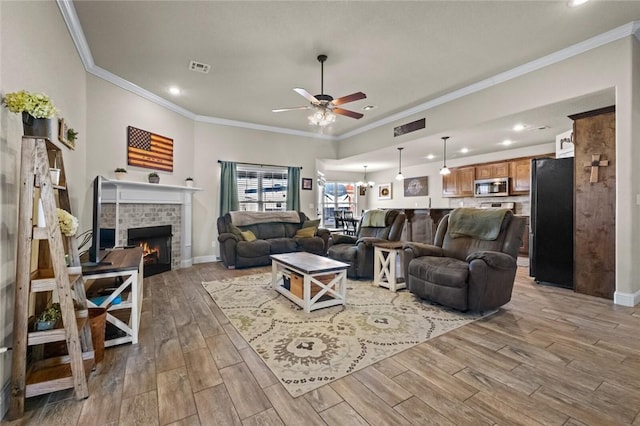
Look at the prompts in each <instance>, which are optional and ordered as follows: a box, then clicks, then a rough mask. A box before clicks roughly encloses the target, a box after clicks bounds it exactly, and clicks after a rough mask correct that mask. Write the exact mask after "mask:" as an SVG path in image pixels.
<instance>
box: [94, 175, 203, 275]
mask: <svg viewBox="0 0 640 426" xmlns="http://www.w3.org/2000/svg"><path fill="white" fill-rule="evenodd" d="M196 191H202V189H201V188H194V187H188V186H180V185H161V184H157V183H146V182H133V181H127V180H113V179H106V178H103V180H102V191H101V192H102V204H115V209H116V211H115V215H116V220H115V228H116V231H115V234H116V245H125V244H126V243H127V242H126V241H120V238H119V236H120V235H122V233H121V232H119V231H120V229H119V227H120V220H119V219H120V218H119V215H120V208H119V205H120V204H174V205H180V206H181V208H180V214H181V223H182V225H181V226H182V229H181V235H182V239H181V242H180V267H182V268H186V267H189V266H191V265H192V264H193V258H192V253H191V246H192V228H193V223H192V221H193V207H192V198H193V193H194V192H196Z"/></svg>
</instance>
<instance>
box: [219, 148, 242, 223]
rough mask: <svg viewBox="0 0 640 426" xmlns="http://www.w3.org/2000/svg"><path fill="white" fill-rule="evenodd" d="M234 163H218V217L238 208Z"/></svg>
mask: <svg viewBox="0 0 640 426" xmlns="http://www.w3.org/2000/svg"><path fill="white" fill-rule="evenodd" d="M236 179H237V178H236V163H233V162H231V161H221V162H220V216H223V215H225V214H226V213H228V212H232V211H236V210H238V209H239V208H240V203H239V202H238V182H237V180H236Z"/></svg>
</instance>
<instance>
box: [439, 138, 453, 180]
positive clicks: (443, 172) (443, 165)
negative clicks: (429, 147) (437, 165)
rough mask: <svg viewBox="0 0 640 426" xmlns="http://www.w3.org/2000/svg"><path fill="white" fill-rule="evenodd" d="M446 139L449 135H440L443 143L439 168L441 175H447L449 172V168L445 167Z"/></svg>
mask: <svg viewBox="0 0 640 426" xmlns="http://www.w3.org/2000/svg"><path fill="white" fill-rule="evenodd" d="M447 139H449V136H443V137H442V142H443V144H444V156H443V157H442V158H443V160H442V168H441V169H440V174H441V175H448V174H450V173H451V170H449V168H448V167H447Z"/></svg>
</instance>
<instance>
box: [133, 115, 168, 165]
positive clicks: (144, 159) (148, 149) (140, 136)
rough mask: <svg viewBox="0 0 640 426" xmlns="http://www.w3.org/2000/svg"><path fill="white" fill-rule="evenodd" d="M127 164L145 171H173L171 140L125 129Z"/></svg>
mask: <svg viewBox="0 0 640 426" xmlns="http://www.w3.org/2000/svg"><path fill="white" fill-rule="evenodd" d="M127 163H128V164H129V165H131V166H138V167H146V168H147V169H154V170H163V171H165V172H172V171H173V139H169V138H167V137H164V136H160V135H157V134H155V133H151V132H147V131H146V130H142V129H137V128H135V127H133V126H128V127H127Z"/></svg>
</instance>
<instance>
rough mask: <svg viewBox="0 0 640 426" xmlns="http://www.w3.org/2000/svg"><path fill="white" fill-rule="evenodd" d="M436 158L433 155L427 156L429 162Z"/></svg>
mask: <svg viewBox="0 0 640 426" xmlns="http://www.w3.org/2000/svg"><path fill="white" fill-rule="evenodd" d="M434 158H436V156H435V155H433V154H429V155H427V160H433V159H434Z"/></svg>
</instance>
